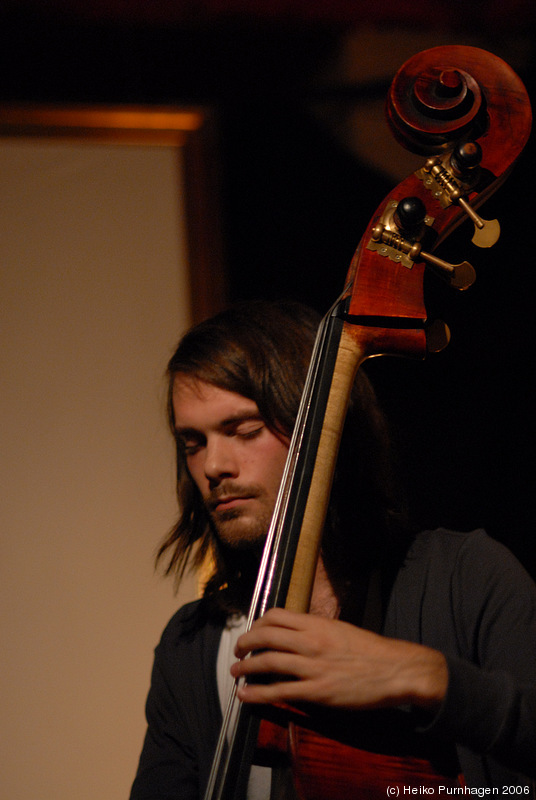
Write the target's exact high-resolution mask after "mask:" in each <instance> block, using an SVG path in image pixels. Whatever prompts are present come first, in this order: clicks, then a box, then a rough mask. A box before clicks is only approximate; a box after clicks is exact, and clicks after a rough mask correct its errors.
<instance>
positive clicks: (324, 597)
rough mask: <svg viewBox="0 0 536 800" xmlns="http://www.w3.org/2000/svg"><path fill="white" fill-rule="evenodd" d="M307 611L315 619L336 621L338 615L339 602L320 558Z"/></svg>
mask: <svg viewBox="0 0 536 800" xmlns="http://www.w3.org/2000/svg"><path fill="white" fill-rule="evenodd" d="M309 610H310V613H311V614H315V615H316V616H317V617H330V618H331V619H336V618H337V617H338V616H339V613H340V604H339V601H338V599H337V596H336V594H335V590H334V588H333V584H332V583H331V581H330V579H329V576H328V573H327V572H326V568H325V566H324V562H323V560H322V559H321V558H319V559H318V564H317V567H316V573H315V580H314V584H313V593H312V595H311V605H310V609H309Z"/></svg>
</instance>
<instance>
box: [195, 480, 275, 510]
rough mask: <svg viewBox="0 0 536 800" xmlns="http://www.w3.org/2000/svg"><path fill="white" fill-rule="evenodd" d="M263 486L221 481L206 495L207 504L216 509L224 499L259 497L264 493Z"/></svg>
mask: <svg viewBox="0 0 536 800" xmlns="http://www.w3.org/2000/svg"><path fill="white" fill-rule="evenodd" d="M262 492H263V490H262V487H261V486H259V485H258V484H249V485H247V486H245V485H243V484H239V483H232V482H227V483H221V484H220V485H219V486H216V487H215V488H214V489H212V491H211V492H210V493H209V494H208V495H207V496H206V497H205V504H206V506H207V508H208V509H209V511H214V510H215V509H216V508H217V506H218V505H219V503H220V502H221V501H222V500H224V499H225V500H228V499H230V498H233V499H235V498H240V497H249V498H251V497H259V496H260V495H261V494H262Z"/></svg>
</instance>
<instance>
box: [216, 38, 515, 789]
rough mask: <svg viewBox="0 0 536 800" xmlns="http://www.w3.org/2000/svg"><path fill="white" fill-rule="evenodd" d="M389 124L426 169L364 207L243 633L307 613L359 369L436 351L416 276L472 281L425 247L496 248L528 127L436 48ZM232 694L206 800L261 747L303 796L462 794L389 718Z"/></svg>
mask: <svg viewBox="0 0 536 800" xmlns="http://www.w3.org/2000/svg"><path fill="white" fill-rule="evenodd" d="M386 116H387V121H388V124H389V126H390V128H391V130H392V132H393V134H394V136H395V138H396V139H397V140H398V142H399V143H400V144H402V145H403V146H404V147H406V148H407V149H409V150H411V151H412V152H414V153H417V154H419V155H421V156H422V158H423V162H422V166H421V167H420V168H419V169H418V170H417V171H416V172H415V173H413V174H412V175H410V176H409V177H407V178H406V179H405V180H404V181H402V182H401V183H400V184H399V185H398V186H397V187H396V188H395V189H394V190H393V191H392V192H391V193H390V194H389V195H388V196H387V197H386V198H385V199H384V200H383V201H382V203H381V204H380V206H379V207H378V208H377V209H376V211H375V213H374V214H373V216H372V218H371V220H370V223H369V225H368V227H367V228H366V230H365V232H364V234H363V236H362V238H361V241H360V243H359V246H358V248H357V250H356V252H355V255H354V257H353V259H352V262H351V264H350V267H349V270H348V273H347V276H346V281H345V283H344V288H343V291H342V293H341V295H340V297H339V298H338V299H337V300H336V301H335V302H334V304H333V306H332V307H331V309H330V310H329V312H328V313H327V314H326V316H325V317H324V319H323V321H322V323H321V325H320V328H319V331H318V336H317V339H316V343H315V347H314V351H313V356H312V360H311V364H310V368H309V373H308V377H307V381H306V385H305V389H304V392H303V396H302V400H301V405H300V409H299V412H298V418H297V420H296V424H295V428H294V432H293V436H292V440H291V443H290V447H289V455H288V459H287V463H286V466H285V470H284V474H283V478H282V482H281V487H280V490H279V494H278V498H277V501H276V506H275V510H274V514H273V518H272V522H271V525H270V529H269V531H268V535H267V541H266V546H265V549H264V553H263V557H262V561H261V565H260V570H259V577H258V580H257V583H256V586H255V591H254V596H253V600H252V604H251V609H250V613H249V617H248V627H249V626H251V625H252V624H253V622H254V621H255V619H257V618H258V617H260V616H261V615H262V614H264V613H265V612H266V611H267V610H268V609H269V608H272V607H285V608H288V609H291V610H293V611H300V612H307V611H308V608H309V602H310V597H311V592H312V586H313V581H314V575H315V570H316V565H317V561H318V558H319V552H320V543H321V536H322V531H323V527H324V521H325V517H326V512H327V506H328V502H329V493H330V487H331V483H332V478H333V473H334V469H335V463H336V458H337V453H338V449H339V442H340V438H341V433H342V427H343V423H344V419H345V415H346V410H347V406H348V402H349V397H350V392H351V388H352V385H353V382H354V379H355V375H356V372H357V370H358V369H359V367H360V366H361V364H362V363H363V362H364V361H365V360H366V359H368V358H370V357H373V356H379V355H385V354H389V355H397V356H405V357H412V358H424V357H426V355H427V354H428V353H430V352H434V351H437V350H440V349H442V348H443V347H444V346H446V344H447V343H448V340H449V331H448V329H447V328H446V326H444V325H443V324H439V325H438V324H432V325H430V324H429V321H428V318H427V312H426V308H425V303H424V291H423V281H424V273H425V270H427V269H428V270H432V271H433V272H435V273H436V274H438V275H439V276H440V277H441V278H442V279H444V280H445V281H446V282H447V283H448V284H449V285H450V286H451V287H452V288H453V289H456V290H458V291H464V290H466V289H468V288H469V287H470V286H471V285H472V283H473V282H474V280H475V270H474V269H473V267H472V266H471V264H470V263H469V262H468V261H465V260H463V261H461V262H460V263H456V264H452V263H449V262H447V261H445V260H444V259H442V258H441V257H440V255H437V253H436V250H437V249H438V247H439V246H440V245H441V243H442V242H443V241H444V240H445V239H446V238H447V236H448V235H449V234H450V233H451V232H452V231H453V230H454V229H455V228H456V227H458V226H459V225H460V224H461V223H462V222H463V221H465V220H467V219H469V220H470V221H471V223H472V225H473V226H474V234H473V240H472V241H473V244H474V245H475V246H477V247H482V248H488V247H492V246H493V245H494V244H495V242H496V241H497V239H498V238H499V235H500V227H499V223H498V222H497V220H486V219H484V218H483V217H482V216H480V214H479V209H480V206H481V205H482V204H483V203H484V202H485V200H486V199H487V198H489V197H490V196H491V194H492V193H493V192H495V190H496V189H497V188H498V187H499V186H500V185H501V184H502V183H503V181H504V180H505V179H506V177H507V176H508V174H509V172H510V171H511V169H512V167H513V165H514V163H515V161H516V160H517V158H518V157H519V155H520V153H521V152H522V150H523V148H524V146H525V144H526V142H527V139H528V136H529V133H530V126H531V110H530V103H529V101H528V97H527V93H526V90H525V88H524V86H523V84H522V82H521V80H520V79H519V78H518V76H517V75H516V74H515V73H514V72H513V71H512V69H511V68H510V67H509V66H508V65H507V64H506V63H505V62H503V61H502V60H501V59H499V58H497V57H496V56H494V55H492V54H490V53H488V52H486V51H483V50H480V49H478V48H474V47H465V46H444V47H436V48H433V49H431V50H426V51H424V52H422V53H419V54H417V55H416V56H414V57H413V58H411V59H410V60H409V61H407V62H406V63H405V64H404V65H403V66H402V67H401V68H400V70H399V71H398V72H397V74H396V76H395V78H394V80H393V82H392V85H391V88H390V91H389V94H388V98H387V102H386ZM236 690H237V687H236V686H235V689H234V692H233V693H232V694H231V697H230V700H229V705H228V708H227V712H226V714H225V719H224V723H223V726H222V730H221V733H220V738H219V741H218V746H217V750H216V753H215V756H214V764H213V769H212V773H211V776H210V779H209V784H208V787H207V790H206V793H205V800H242V798H244V797H245V796H246V790H247V781H248V776H249V771H250V767H251V764H252V762H253V761H254V759H255V757H256V756H255V754H256V752H257V751H258V748H259V745H260V744H261V743H262V744H263V745H264V746H269V747H271V748H273V749H276V748H277V747H278V748H280V749H281V748H282V749H283V750H284V751H285V754H286V755H287V756H288V759H289V764H291V768H292V770H293V779H292V785H293V789H292V791H293V792H294V794H295V796H297V797H298V798H300V800H343V799H344V800H346V798H348V797H350V796H354V794H356V795H357V794H358V795H359V796H360V797H366V798H375V797H377V796H381V797H384V796H385V787H386V785H390V786H392V787H394V789H395V790H396V787H397V786H402V785H405V786H408V785H413V786H422V785H427V786H430V787H434V786H438V785H439V784H441V785H451V786H460V785H462V784H461V781H463V777H460V776H458V775H457V774H456V771H455V769H453V767H452V765H450V764H449V763H445V764H444V763H442V762H443V759H442V758H441V754H439V755H438V754H437V753H435V752H432V753H428V752H427V751H426V746H425V747H424V748H423V747H422V746H421V745H422V743H421V744H419V743H414V742H413V739H412V737H411V736H409V734H408V735H406V732H405V731H404V728H403V723H401V722H400V719H401V717H400V718H396V719H395V720H394V721H393V719H392V716H390V715H389V714H387V715H384V714H383V713H382V712H378V713H374V714H373V717H374V720H375V721H374V723H371V725H370V728H368V729H367V730H365V731H364V734H360V735H359V736H353V731H352V724H351V722H350V723H349V722H348V719H347V718H346V717H345V715H344V714H335V715H334V714H329V713H323V712H321V711H320V710H312V711H311V710H310V709H307V710H304V709H301V708H284V707H283V708H272V709H268V711H265V710H263V712H262V715H261V713H260V712H259V711H258V710H257V709H252V708H251V707H247V706H246V705H243V704H240V702H239V701H238V699H237V692H236ZM393 713H394V714H395V715H396V710H395V711H394V712H393ZM382 725H383V726H384V727H389V728H390V729H397V728H398V729H399V736H398V738H397V741H394V742H392V741H390V737H388V736H385V737H382V735H381V728H382ZM378 730H379V731H380V734H379V735H378ZM382 738H385V739H386V740H389V741H388V744H387V746H383V747H382V744H381V740H382ZM395 739H396V737H395ZM447 762H448V759H447Z"/></svg>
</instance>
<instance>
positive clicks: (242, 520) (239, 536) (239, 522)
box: [205, 483, 273, 550]
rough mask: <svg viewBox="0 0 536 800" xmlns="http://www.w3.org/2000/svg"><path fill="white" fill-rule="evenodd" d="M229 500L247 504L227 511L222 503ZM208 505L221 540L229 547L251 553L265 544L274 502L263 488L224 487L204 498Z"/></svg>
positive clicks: (255, 486)
mask: <svg viewBox="0 0 536 800" xmlns="http://www.w3.org/2000/svg"><path fill="white" fill-rule="evenodd" d="M226 497H233V498H236V499H239V500H242V501H244V502H240V503H239V504H238V505H237V506H236V507H234V506H233V507H231V508H225V507H224V504H222V503H221V500H222V498H226ZM205 506H206V508H207V511H208V514H209V517H210V519H211V521H212V525H213V526H214V528H215V531H216V534H217V536H218V538H219V539H220V541H221V542H223V543H224V544H226V545H227V546H229V547H231V548H233V549H235V550H251V549H258V548H259V547H261V546H262V545H263V544H264V541H265V539H266V534H267V532H268V528H269V526H270V521H271V518H272V510H273V499H271V498H270V497H269V496H268V494H267V492H266V490H265V489H264V488H263V487H262V486H258V485H250V486H239V485H237V484H231V483H227V484H221V485H220V486H218V487H217V488H216V489H214V490H213V491H212V492H211V493H210V494H209V495H208V497H206V498H205ZM222 506H223V507H222Z"/></svg>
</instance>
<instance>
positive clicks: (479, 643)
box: [131, 530, 536, 800]
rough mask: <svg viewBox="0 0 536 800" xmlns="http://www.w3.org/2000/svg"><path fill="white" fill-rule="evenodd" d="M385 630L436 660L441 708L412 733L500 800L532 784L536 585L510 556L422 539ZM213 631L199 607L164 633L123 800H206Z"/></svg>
mask: <svg viewBox="0 0 536 800" xmlns="http://www.w3.org/2000/svg"><path fill="white" fill-rule="evenodd" d="M382 632H383V633H384V634H385V635H386V636H390V637H394V638H399V639H405V640H407V641H412V642H417V643H420V644H424V645H427V646H429V647H433V648H435V649H437V650H440V651H441V652H442V653H444V654H445V656H446V658H447V661H448V666H449V687H448V692H447V696H446V698H445V701H444V703H443V706H442V708H441V709H440V711H439V712H438V714H437V715H436V716H435V718H434V719H432V720H424V719H423V718H422V716H421V715H420V714H413V713H412V712H408V714H409V716H408V718H409V719H410V720H411V724H412V726H413V728H414V729H415V730H416V731H417V732H418V733H419V734H420V733H422V734H423V735H424V736H425V737H430V739H431V740H433V741H435V742H439V743H440V744H442V743H445V746H448V743H451V744H452V743H454V744H455V745H456V749H457V753H458V759H459V763H460V766H461V770H462V773H463V776H464V780H465V782H466V784H467V786H469V787H475V788H483V787H497V788H498V790H499V793H501V791H502V787H503V786H515V785H521V786H525V785H528V781H527V780H526V779H525V778H523V777H522V776H521V775H520V774H519V773H523V774H524V775H528V776H531V777H536V703H535V697H536V588H535V586H534V584H533V582H532V581H531V579H530V578H529V576H528V575H527V574H526V573H525V571H524V570H523V568H522V567H521V566H520V564H519V563H518V562H517V561H516V559H515V558H514V557H513V556H512V554H511V553H510V552H509V551H508V550H506V549H505V548H504V547H503V546H502V545H500V544H499V543H497V542H495V541H493V540H492V539H490V538H489V537H488V536H486V534H485V533H484V532H483V531H475V532H473V533H471V534H463V533H454V532H452V531H446V530H438V531H429V532H425V533H423V534H420V535H419V536H418V537H417V538H416V540H415V542H414V543H413V545H412V547H411V548H410V550H409V552H408V554H407V556H406V559H405V562H404V564H403V566H402V568H401V569H400V571H399V573H398V576H397V578H396V580H395V583H394V586H393V589H392V592H391V595H390V599H389V603H388V607H387V613H386V616H385V621H384V626H383V631H382ZM220 635H221V628H220V627H218V626H217V625H215V624H213V623H211V622H210V621H209V620H208V619H204V604H203V602H202V601H198V602H195V603H191V604H189V605H187V606H184V607H183V608H181V609H180V610H179V611H178V612H177V614H175V615H174V617H173V618H172V619H171V621H170V622H169V624H168V626H167V627H166V629H165V631H164V633H163V635H162V639H161V641H160V643H159V645H158V647H157V648H156V651H155V661H154V668H153V674H152V681H151V688H150V691H149V696H148V699H147V708H146V712H147V722H148V728H147V734H146V738H145V743H144V746H143V750H142V753H141V757H140V763H139V768H138V773H137V776H136V779H135V781H134V785H133V787H132V793H131V800H200V798H202V797H203V790H204V787H205V785H206V782H207V780H208V774H209V771H210V767H211V762H212V753H213V751H214V748H215V745H216V740H217V736H218V731H219V727H220V724H221V711H220V704H219V700H218V691H217V685H216V669H215V664H216V656H217V650H218V644H219V639H220ZM518 792H519V789H518ZM522 796H526V795H523V794H522Z"/></svg>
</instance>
